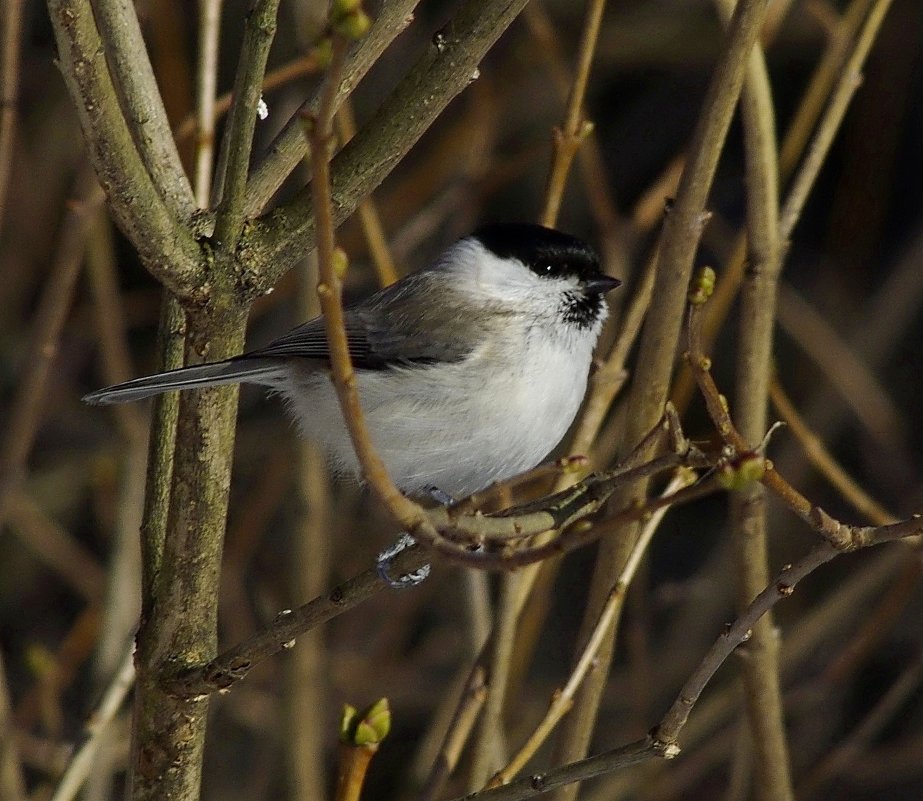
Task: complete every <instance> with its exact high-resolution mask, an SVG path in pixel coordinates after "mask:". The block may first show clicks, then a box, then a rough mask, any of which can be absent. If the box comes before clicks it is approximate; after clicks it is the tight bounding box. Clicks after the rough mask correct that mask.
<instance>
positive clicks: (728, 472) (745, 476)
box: [715, 453, 766, 490]
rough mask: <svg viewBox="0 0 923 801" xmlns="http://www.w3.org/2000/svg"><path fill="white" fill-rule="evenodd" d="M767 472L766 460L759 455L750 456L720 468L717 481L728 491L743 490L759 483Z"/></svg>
mask: <svg viewBox="0 0 923 801" xmlns="http://www.w3.org/2000/svg"><path fill="white" fill-rule="evenodd" d="M765 472H766V460H765V459H763V457H762V456H759V455H758V454H755V453H751V454H748V455H746V456H744V457H742V458H740V459H738V460H737V461H735V462H733V463H730V462H729V463H726V464H724V465H722V466H721V467H719V468H718V471H717V473H716V474H715V480H716V481H717V482H718V484H719V485H720V486H721V487H723V488H724V489H726V490H741V489H744V488H745V487H747V486H748V485H750V484H752V483H753V482H754V481H759V480H760V479H761V478H762V477H763V474H764V473H765Z"/></svg>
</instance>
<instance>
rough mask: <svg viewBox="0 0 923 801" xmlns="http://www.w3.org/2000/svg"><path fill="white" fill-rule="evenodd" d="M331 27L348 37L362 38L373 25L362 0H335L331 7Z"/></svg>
mask: <svg viewBox="0 0 923 801" xmlns="http://www.w3.org/2000/svg"><path fill="white" fill-rule="evenodd" d="M330 27H331V28H332V29H333V31H334V32H335V33H338V34H339V35H340V36H342V37H344V38H346V39H361V38H362V37H363V36H365V34H366V33H367V32H368V30H369V28H371V27H372V18H371V17H370V16H369V15H368V14H366V13H365V9H363V8H362V2H361V0H334V2H333V5H332V6H331V7H330Z"/></svg>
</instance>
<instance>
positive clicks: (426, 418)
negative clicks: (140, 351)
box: [83, 223, 621, 499]
mask: <svg viewBox="0 0 923 801" xmlns="http://www.w3.org/2000/svg"><path fill="white" fill-rule="evenodd" d="M620 284H621V281H619V280H618V279H617V278H614V277H612V276H609V275H607V274H605V273H604V272H603V271H602V269H601V267H600V260H599V256H598V255H597V253H596V252H595V251H594V250H593V248H592V247H591V246H590V245H588V244H587V243H585V242H584V241H582V240H581V239H578V238H577V237H574V236H571V235H569V234H566V233H564V232H562V231H558V230H555V229H552V228H547V227H544V226H540V225H535V224H531V223H493V224H487V225H483V226H481V227H480V228H478V229H476V230H475V231H474V232H473V233H471V234H470V235H468V236H465V237H463V238H462V239H460V240H458V241H457V242H455V243H454V244H452V245H451V246H449V247H448V248H447V249H446V250H445V251H444V252H443V253H442V254H441V255H440V256H438V257H437V258H436V259H434V260H433V261H432V262H431V263H430V264H428V265H427V266H426V267H424V268H423V269H421V270H419V271H417V272H414V273H411V274H409V275H406V276H405V277H403V278H401V279H399V280H398V281H397V282H395V283H393V284H391V285H390V286H388V287H386V288H384V289H382V290H380V291H378V292H376V293H374V294H372V295H371V296H370V297H368V298H366V299H365V300H362V301H361V302H359V303H356V304H354V305H351V306H348V307H347V308H346V309H345V310H344V314H345V327H346V337H347V341H348V346H349V353H350V356H351V358H352V362H353V366H354V370H355V376H356V388H357V391H358V395H359V400H360V405H361V408H362V411H363V414H364V417H365V420H366V422H367V425H368V429H369V432H370V437H371V440H372V443H373V445H374V446H375V448H376V450H377V452H378V454H379V455H380V457H381V458H382V460H383V462H384V464H385V466H386V467H387V469H388V472H389V474H390V476H391V478H392V480H393V481H394V483H395V484H396V485H397V487H398V488H399V489H401V490H402V491H403V492H404V493H406V494H408V495H410V496H425V495H430V496H432V497H435V498H437V499H441V498H442V499H455V498H462V497H466V496H468V495H471V494H473V493H475V492H477V491H478V490H481V489H483V488H485V487H486V486H488V485H490V484H492V483H494V482H497V481H503V480H505V479H508V478H510V477H512V476H514V475H517V474H519V473H521V472H524V471H527V470H529V469H531V468H533V467H535V466H536V465H537V464H539V463H540V462H541V461H542V460H543V459H544V458H545V457H546V456H547V455H548V454H549V453H550V452H551V451H552V450H553V449H554V448H555V447H556V446H557V445H558V443H559V442H560V441H561V440H562V438H563V437H564V435H565V434H566V433H567V430H568V429H569V428H570V425H571V423H572V422H573V420H574V418H575V416H576V414H577V412H578V411H579V408H580V406H581V404H582V402H583V398H584V395H585V393H586V387H587V381H588V376H589V372H590V366H591V362H592V357H593V351H594V348H595V346H596V344H597V340H598V338H599V334H600V332H601V330H602V326H603V323H604V322H605V320H606V317H607V315H608V306H607V303H606V300H605V295H606V294H607V293H608V292H609V291H611V290H613V289H615V288H616V287H618V286H619V285H620ZM232 383H250V384H260V385H263V386H265V387H267V388H268V389H269V391H270V392H273V393H277V394H279V395H281V396H282V398H283V399H284V402H285V405H286V406H287V408H288V411H289V412H290V413H291V415H292V416H293V417H294V419H295V421H296V423H297V426H298V428H299V429H300V432H301V434H302V435H303V436H305V437H307V438H309V439H312V440H314V441H316V442H317V443H318V444H319V445H320V446H321V447H322V448H323V450H324V451H325V452H326V454H327V456H328V458H329V461H330V463H331V465H332V467H333V469H334V472H335V473H338V474H351V475H353V476H356V477H357V478H359V479H360V480H361V475H360V466H359V464H358V461H357V458H356V456H355V453H354V450H353V447H352V442H351V440H350V437H349V434H348V431H347V428H346V424H345V421H344V419H343V417H342V413H341V411H340V407H339V402H338V399H337V395H336V392H335V389H334V386H333V383H332V379H331V377H330V351H329V348H328V343H327V337H326V333H325V328H324V319H323V318H322V317H316V318H314V319H313V320H310V321H308V322H306V323H304V324H303V325H300V326H298V327H297V328H294V329H293V330H291V331H289V332H288V333H287V334H285V335H283V336H281V337H279V338H278V339H276V340H274V341H272V342H270V343H269V344H268V345H266V346H265V347H262V348H258V349H256V350H252V351H249V352H247V353H244V354H242V355H240V356H235V357H233V358H230V359H225V360H222V361H217V362H210V363H205V364H198V365H194V366H190V367H182V368H180V369H177V370H171V371H167V372H162V373H157V374H154V375H150V376H145V377H143V378H137V379H134V380H132V381H127V382H125V383H122V384H116V385H114V386H110V387H106V388H104V389H100V390H97V391H95V392H91V393H89V394H88V395H86V396H85V397H84V399H83V400H84V401H86V402H87V403H90V404H111V403H123V402H128V401H135V400H140V399H142V398H146V397H149V396H152V395H156V394H160V393H163V392H168V391H172V390H195V389H202V388H205V387H215V386H220V385H223V384H232Z"/></svg>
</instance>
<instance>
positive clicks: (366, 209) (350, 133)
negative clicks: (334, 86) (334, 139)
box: [336, 97, 398, 287]
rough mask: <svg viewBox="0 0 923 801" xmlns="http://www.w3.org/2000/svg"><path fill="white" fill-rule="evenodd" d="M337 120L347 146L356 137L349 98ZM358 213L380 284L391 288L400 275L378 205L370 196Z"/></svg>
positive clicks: (360, 203) (341, 108) (363, 202)
mask: <svg viewBox="0 0 923 801" xmlns="http://www.w3.org/2000/svg"><path fill="white" fill-rule="evenodd" d="M336 120H337V126H338V128H339V130H340V138H341V139H342V140H343V144H346V143H347V142H348V141H349V140H350V139H352V138H353V137H354V136H355V135H356V119H355V117H354V115H353V109H352V104H351V103H350V102H349V98H348V97H347V98H343V102H342V103H341V105H340V107H339V109H338V110H337V114H336ZM357 211H358V213H359V221H360V222H361V223H362V230H363V232H364V233H365V242H366V245H368V248H369V253H371V254H372V263H373V264H374V265H375V272H376V274H377V275H378V284H379V286H383V287H384V286H390V285H391V284H393V283H394V282H395V281H397V279H398V274H397V269H396V268H395V266H394V259H393V258H392V257H391V248H389V247H388V237H387V234H385V227H384V224H383V223H382V221H381V215H380V214H379V213H378V204H377V203H376V202H375V200H374V199H373V198H372V196H371V195H369V196H368V197H364V198H362V200H361V201H359V208H358V209H357Z"/></svg>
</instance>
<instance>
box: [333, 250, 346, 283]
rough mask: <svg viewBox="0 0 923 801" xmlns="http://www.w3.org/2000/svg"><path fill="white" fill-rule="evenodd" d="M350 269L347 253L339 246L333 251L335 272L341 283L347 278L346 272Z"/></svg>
mask: <svg viewBox="0 0 923 801" xmlns="http://www.w3.org/2000/svg"><path fill="white" fill-rule="evenodd" d="M348 269H349V256H347V255H346V251H345V250H343V248H341V247H340V246H339V245H338V246H337V247H335V248H334V249H333V271H334V272H335V273H336V275H337V278H339V279H340V280H341V281H342V280H343V278H345V277H346V271H347V270H348Z"/></svg>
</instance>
